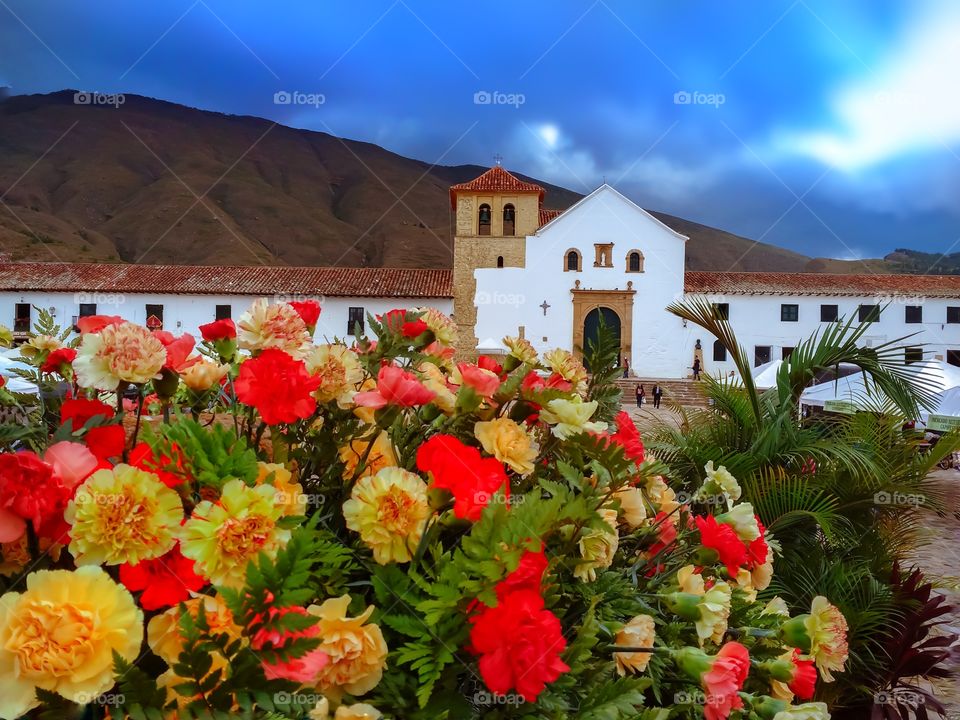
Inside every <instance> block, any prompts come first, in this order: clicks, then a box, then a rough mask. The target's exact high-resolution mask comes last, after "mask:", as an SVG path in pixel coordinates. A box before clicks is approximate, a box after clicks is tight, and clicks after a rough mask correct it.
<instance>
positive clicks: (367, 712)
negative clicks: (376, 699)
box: [333, 703, 383, 720]
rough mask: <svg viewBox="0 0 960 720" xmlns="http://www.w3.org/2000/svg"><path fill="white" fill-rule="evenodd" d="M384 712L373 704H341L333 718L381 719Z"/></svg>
mask: <svg viewBox="0 0 960 720" xmlns="http://www.w3.org/2000/svg"><path fill="white" fill-rule="evenodd" d="M381 717H383V714H382V713H381V712H380V711H379V710H377V709H376V708H375V707H374V706H373V705H367V704H366V703H355V704H353V705H341V706H340V707H338V708H337V712H336V713H334V715H333V720H380V718H381Z"/></svg>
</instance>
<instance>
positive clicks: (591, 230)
mask: <svg viewBox="0 0 960 720" xmlns="http://www.w3.org/2000/svg"><path fill="white" fill-rule="evenodd" d="M521 242H522V241H521ZM604 243H612V244H613V253H612V259H613V267H594V266H593V263H594V259H595V250H594V245H595V244H604ZM571 249H576V250H577V251H578V252H579V253H580V256H581V259H582V262H581V266H582V270H581V272H569V271H565V270H564V268H565V267H566V254H567V252H568V251H569V250H571ZM631 250H639V251H640V252H642V253H643V256H644V272H642V273H636V272H633V273H631V272H627V253H628V252H629V251H631ZM684 250H685V238H684V237H683V236H682V235H678V234H677V233H675V232H673V231H672V230H670V229H669V228H667V227H665V226H664V225H662V224H661V223H659V222H658V221H657V220H655V219H654V218H652V217H651V216H650V215H648V214H647V213H645V212H644V211H643V210H641V209H640V208H639V207H637V206H636V205H634V204H633V203H632V202H630V201H629V200H627V199H626V198H624V197H623V196H622V195H620V194H619V193H618V192H616V191H615V190H614V189H613V188H611V187H609V186H603V187H601V188H600V189H599V190H597V191H595V192H594V193H592V194H591V195H589V196H588V197H587V198H585V199H584V200H582V201H581V202H580V203H578V204H577V205H576V206H574V207H573V208H571V209H570V210H568V211H567V212H565V213H564V214H563V215H561V216H560V217H558V218H557V219H555V220H554V221H553V222H551V223H549V224H547V225H545V226H544V227H543V228H542V229H541V230H540V231H539V232H538V233H537V234H535V235H531V236H528V237H527V238H526V267H525V268H488V269H479V270H476V271H475V272H474V276H475V278H476V280H477V296H476V304H477V330H476V335H477V338H478V339H479V340H480V341H481V342H483V341H484V340H486V339H488V338H492V339H496V340H499V339H500V338H502V337H503V336H504V335H516V334H517V333H518V329H519V328H520V327H521V326H522V327H523V328H524V333H525V336H526V338H527V339H528V340H530V342H531V343H533V345H534V347H536V348H537V349H538V350H547V349H550V348H553V347H564V348H571V347H572V345H573V303H572V297H573V295H572V293H571V290H572V289H573V288H574V285H575V282H576V281H577V280H579V281H580V288H581V289H584V290H625V289H627V283H629V282H632V283H633V289H634V290H635V291H636V294H635V295H634V299H633V344H632V356H631V357H630V366H631V368H632V369H633V371H634V372H635V373H637V374H638V375H642V376H647V377H662V378H668V377H682V376H683V375H684V374H685V370H684V367H685V366H689V365H690V363H691V361H692V360H691V359H692V352H693V345H692V342H693V341H692V340H690V339H689V338H688V337H687V336H686V335H685V334H684V333H683V332H682V324H681V321H680V319H679V318H677V317H675V316H673V315H671V314H669V313H667V312H666V311H665V310H664V308H665V307H666V306H667V305H669V304H670V303H671V302H673V301H674V300H675V299H677V298H678V297H681V296H682V294H683V266H684ZM544 301H546V302H547V304H548V305H549V306H550V307H549V308H548V309H547V312H546V315H544V312H543V308H542V304H543V302H544ZM687 345H689V347H687Z"/></svg>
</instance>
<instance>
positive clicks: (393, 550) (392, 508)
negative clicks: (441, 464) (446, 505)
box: [343, 467, 431, 565]
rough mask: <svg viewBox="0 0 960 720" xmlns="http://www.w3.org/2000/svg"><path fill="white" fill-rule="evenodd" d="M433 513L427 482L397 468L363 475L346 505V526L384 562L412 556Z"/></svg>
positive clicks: (403, 559) (399, 560) (378, 560)
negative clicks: (428, 499) (357, 534)
mask: <svg viewBox="0 0 960 720" xmlns="http://www.w3.org/2000/svg"><path fill="white" fill-rule="evenodd" d="M430 512H431V510H430V503H429V502H428V501H427V484H426V483H425V482H424V481H423V480H422V479H420V477H419V476H418V475H414V474H413V473H412V472H408V471H407V470H403V469H402V468H398V467H386V468H383V469H382V470H380V472H378V473H377V474H376V475H372V476H370V475H368V476H366V477H362V478H360V480H359V481H358V482H357V484H356V485H354V486H353V490H352V491H351V493H350V499H349V500H347V501H346V502H345V503H344V504H343V517H344V518H345V519H346V521H347V527H348V528H350V529H351V530H354V531H356V532H358V533H360V538H361V539H362V540H363V542H364V543H366V545H367V546H368V547H369V548H370V549H371V550H372V551H373V559H374V560H376V561H377V562H378V563H380V564H381V565H386V564H387V563H390V562H408V561H409V560H410V558H412V557H413V551H414V550H416V547H417V544H418V543H419V542H420V538H421V537H422V536H423V530H424V527H425V526H426V524H427V518H428V517H430Z"/></svg>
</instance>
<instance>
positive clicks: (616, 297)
mask: <svg viewBox="0 0 960 720" xmlns="http://www.w3.org/2000/svg"><path fill="white" fill-rule="evenodd" d="M579 284H580V283H579V282H578V283H577V285H578V286H579ZM570 292H571V294H572V295H573V352H574V354H575V355H576V356H577V357H582V356H583V352H582V350H581V348H582V347H583V324H584V321H585V320H586V319H587V314H588V313H589V312H590V311H591V310H595V309H597V308H601V307H606V308H610V309H611V310H613V311H614V312H615V313H616V314H617V315H619V316H620V355H621V357H622V356H624V355H626V356H627V357H633V356H632V349H633V296H634V295H636V294H637V291H636V290H634V289H633V283H629V284H628V285H627V289H626V290H581V289H580V288H579V287H574V288H572V289H571V290H570Z"/></svg>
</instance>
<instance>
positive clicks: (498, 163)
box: [493, 153, 503, 165]
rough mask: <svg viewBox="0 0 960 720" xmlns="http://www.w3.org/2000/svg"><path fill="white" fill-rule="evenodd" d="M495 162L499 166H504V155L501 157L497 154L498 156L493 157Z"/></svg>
mask: <svg viewBox="0 0 960 720" xmlns="http://www.w3.org/2000/svg"><path fill="white" fill-rule="evenodd" d="M493 161H494V162H495V163H496V164H497V165H502V164H503V155H501V154H500V153H497V154H496V155H494V156H493Z"/></svg>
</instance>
